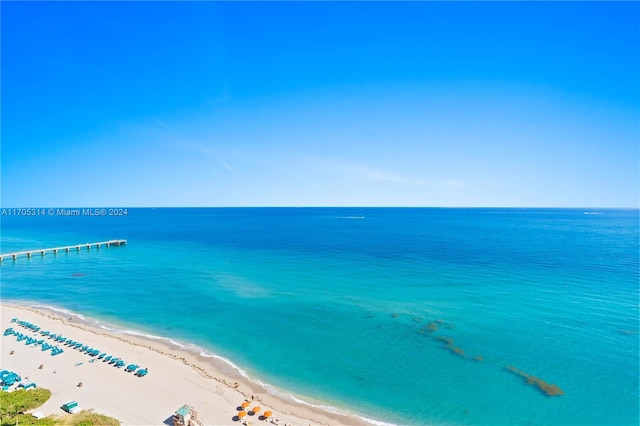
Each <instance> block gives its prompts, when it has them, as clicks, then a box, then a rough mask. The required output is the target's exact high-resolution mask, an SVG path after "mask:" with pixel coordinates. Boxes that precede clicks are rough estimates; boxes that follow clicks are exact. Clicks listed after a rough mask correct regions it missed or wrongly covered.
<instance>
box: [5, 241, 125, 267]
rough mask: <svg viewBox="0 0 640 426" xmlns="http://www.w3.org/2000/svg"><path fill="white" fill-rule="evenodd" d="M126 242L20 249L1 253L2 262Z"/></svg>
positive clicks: (120, 244)
mask: <svg viewBox="0 0 640 426" xmlns="http://www.w3.org/2000/svg"><path fill="white" fill-rule="evenodd" d="M125 244H127V240H109V241H101V242H99V243H85V244H77V245H74V246H65V247H54V248H47V249H37V250H26V251H18V252H15V253H7V254H0V262H2V261H3V260H4V259H13V260H17V259H18V257H20V256H27V258H28V259H31V257H32V256H33V255H37V254H40V255H41V256H44V255H45V254H47V253H53V254H58V253H59V252H65V253H69V252H70V251H71V250H75V251H80V250H81V249H83V248H86V249H87V250H91V248H92V247H95V248H97V249H100V247H102V246H105V247H111V246H123V245H125Z"/></svg>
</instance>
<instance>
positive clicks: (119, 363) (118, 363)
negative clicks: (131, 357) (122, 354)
mask: <svg viewBox="0 0 640 426" xmlns="http://www.w3.org/2000/svg"><path fill="white" fill-rule="evenodd" d="M125 364H126V362H125V361H124V359H121V360H119V361H118V362H116V363H115V365H114V367H116V368H122V367H124V365H125Z"/></svg>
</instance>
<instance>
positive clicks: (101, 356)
mask: <svg viewBox="0 0 640 426" xmlns="http://www.w3.org/2000/svg"><path fill="white" fill-rule="evenodd" d="M106 355H107V354H106V352H102V353H101V354H100V355H98V359H102V358H104V357H105V356H106Z"/></svg>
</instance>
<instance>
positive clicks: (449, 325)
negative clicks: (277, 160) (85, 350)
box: [1, 208, 639, 425]
mask: <svg viewBox="0 0 640 426" xmlns="http://www.w3.org/2000/svg"><path fill="white" fill-rule="evenodd" d="M128 213H129V214H128V216H125V217H11V216H9V217H2V236H1V243H2V252H3V253H7V252H12V251H18V250H22V249H34V248H39V247H53V246H60V245H69V244H77V243H83V242H87V241H89V242H90V241H102V240H108V239H114V238H124V239H127V240H128V241H129V244H128V245H127V246H124V247H112V248H109V249H100V250H95V249H93V250H91V251H90V252H87V251H84V250H83V251H81V252H80V253H75V252H72V253H69V254H66V253H65V254H59V255H57V256H53V255H46V256H44V257H40V256H36V257H34V258H32V259H31V260H28V259H26V258H21V259H19V260H18V261H16V262H13V261H7V260H5V261H4V263H3V265H2V267H1V268H2V269H1V271H2V298H3V299H4V300H14V301H22V302H26V303H37V304H41V305H46V306H55V307H60V308H65V309H68V310H71V311H74V312H77V313H82V314H83V315H85V316H89V317H93V318H96V319H98V320H100V321H102V322H105V323H110V324H116V325H117V326H119V327H121V328H128V329H136V330H139V331H142V332H144V333H149V334H153V335H160V336H165V337H168V338H171V339H173V340H177V341H181V342H183V343H192V344H194V345H197V346H198V347H199V348H201V349H198V350H203V351H206V352H208V353H216V354H220V355H223V356H225V357H227V358H229V359H230V360H232V361H233V362H234V363H235V364H237V365H238V366H240V367H241V368H242V369H244V370H245V371H247V372H248V373H249V375H250V376H251V377H253V378H255V379H257V380H260V381H262V382H266V383H270V384H273V385H275V386H277V387H278V388H280V389H286V390H288V391H291V392H294V393H296V394H298V395H304V396H305V397H306V398H307V399H308V401H310V402H314V403H323V404H329V405H332V406H335V407H338V408H340V409H346V410H350V411H354V412H357V413H360V414H361V415H363V416H365V417H369V418H376V419H380V420H384V421H389V422H395V423H401V424H469V425H636V424H638V420H639V418H638V416H639V415H638V412H639V407H638V401H639V391H638V389H639V383H638V375H639V372H638V350H639V336H638V328H639V324H638V301H639V292H638V286H639V285H638V279H639V240H638V238H639V237H638V236H639V220H638V211H637V210H595V211H585V210H578V209H568V210H557V209H539V210H536V209H406V208H404V209H381V208H377V209H374V208H361V209H357V208H341V209H332V208H326V209H313V208H312V209H129V210H128ZM585 213H587V214H585ZM434 329H435V330H434ZM444 337H448V338H451V339H453V342H454V343H453V344H452V345H451V346H450V347H449V346H447V344H446V343H444V342H443V341H441V340H439V339H438V338H444ZM453 347H455V348H458V349H460V350H462V351H464V354H463V355H460V354H456V353H454V351H453V350H452V348H453ZM478 356H479V357H482V360H481V361H479V360H475V359H474V358H475V357H478ZM506 366H514V367H516V368H517V369H519V370H521V371H524V372H526V373H528V374H531V375H534V376H536V377H539V378H540V379H542V380H544V381H545V382H548V383H550V384H555V385H557V386H559V387H560V388H561V389H562V390H563V391H564V395H562V396H558V397H549V396H547V395H546V394H545V393H543V392H542V391H541V390H540V389H538V388H537V387H535V386H532V385H530V384H528V383H527V382H526V380H525V379H523V378H522V377H519V376H517V375H515V374H513V373H512V372H510V371H509V370H507V369H506V368H505V367H506Z"/></svg>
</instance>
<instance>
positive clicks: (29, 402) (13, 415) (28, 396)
mask: <svg viewBox="0 0 640 426" xmlns="http://www.w3.org/2000/svg"><path fill="white" fill-rule="evenodd" d="M50 397H51V391H50V390H48V389H40V388H38V389H31V390H24V389H20V390H17V391H14V392H0V424H2V426H4V425H15V424H16V420H18V422H19V424H20V423H22V417H31V418H33V417H32V416H31V415H28V416H22V415H20V414H19V413H24V412H25V411H27V410H31V409H33V408H36V407H39V406H41V405H42V404H44V403H45V402H47V400H48V399H49V398H50ZM34 420H36V419H34ZM23 424H44V423H26V422H25V423H23Z"/></svg>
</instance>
